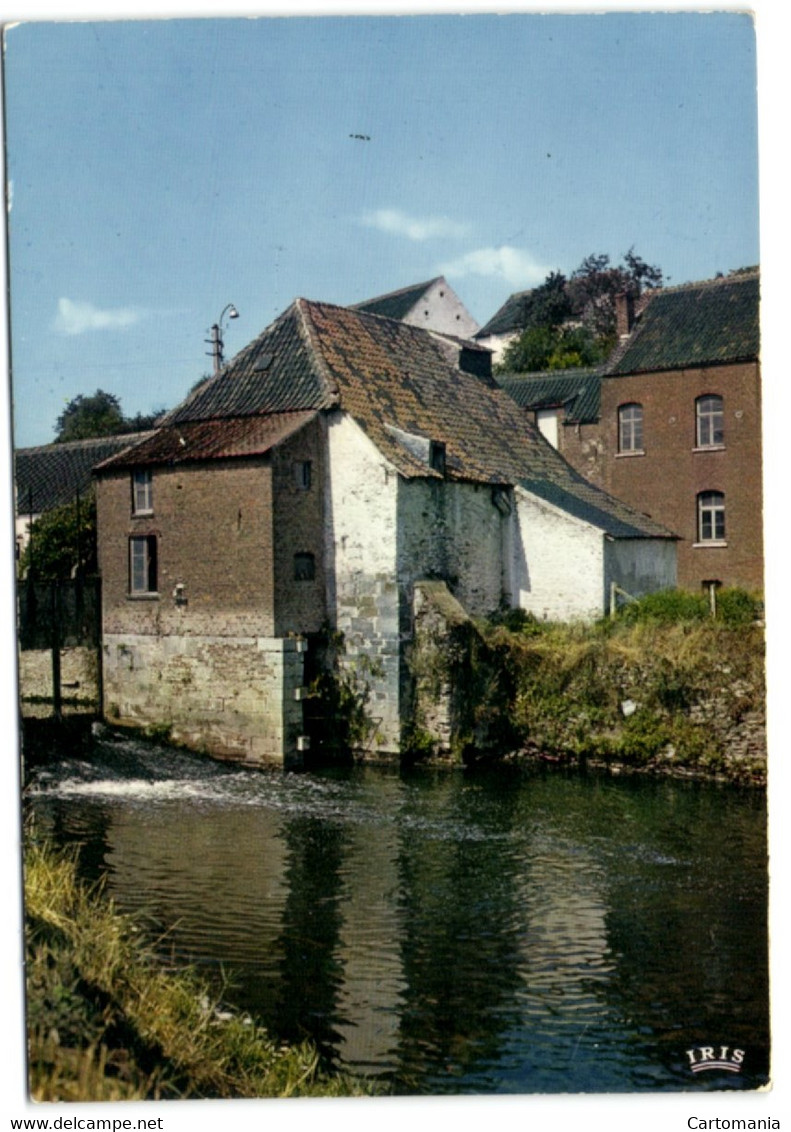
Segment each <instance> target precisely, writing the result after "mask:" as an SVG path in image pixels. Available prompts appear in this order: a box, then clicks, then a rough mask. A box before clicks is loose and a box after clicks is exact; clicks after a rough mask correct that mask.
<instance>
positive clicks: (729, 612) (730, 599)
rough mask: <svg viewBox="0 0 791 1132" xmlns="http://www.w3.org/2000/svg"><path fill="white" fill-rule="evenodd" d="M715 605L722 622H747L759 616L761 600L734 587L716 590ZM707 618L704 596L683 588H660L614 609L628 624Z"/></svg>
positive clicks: (707, 610)
mask: <svg viewBox="0 0 791 1132" xmlns="http://www.w3.org/2000/svg"><path fill="white" fill-rule="evenodd" d="M715 606H716V617H717V620H719V621H722V622H723V623H724V624H726V625H733V626H738V625H751V624H752V623H753V622H754V621H757V620H759V619H760V618H761V617H762V615H763V602H762V601H761V599H760V598H759V597H757V596H755V595H753V594H749V593H747V591H746V590H741V589H738V588H733V589H723V590H719V591H718V592H717V594H716V599H715ZM707 617H711V604H710V601H709V597H708V595H707V594H694V593H689V592H687V591H686V590H660V591H659V592H658V593H654V594H648V595H647V596H646V597H644V598H641V599H640V601H636V602H632V603H630V604H629V605H625V606H623V607H622V608H621V609H620V610H619V612H618V620H619V621H623V622H625V623H626V624H629V625H634V624H636V623H637V622H640V621H654V622H658V623H659V624H664V625H670V624H677V623H680V622H684V621H692V622H694V621H704V620H705V619H706V618H707Z"/></svg>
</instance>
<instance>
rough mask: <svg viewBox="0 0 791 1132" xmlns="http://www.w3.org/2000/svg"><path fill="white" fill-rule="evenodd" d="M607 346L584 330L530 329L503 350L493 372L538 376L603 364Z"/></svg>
mask: <svg viewBox="0 0 791 1132" xmlns="http://www.w3.org/2000/svg"><path fill="white" fill-rule="evenodd" d="M606 354H607V344H606V343H602V342H601V341H599V340H597V339H596V338H595V337H594V335H593V333H592V332H591V330H589V329H588V328H587V327H585V326H572V327H562V326H552V327H549V326H534V327H530V328H529V329H528V330H525V332H524V333H523V334H521V335H520V336H519V338H517V339H515V341H513V342H511V343H510V345H508V346H507V347H506V349H505V352H504V354H503V358H502V361H501V362H500V363H499V365H498V367H497V369H498V372H502V373H538V372H541V371H544V370H564V369H574V368H575V367H577V366H593V365H597V364H598V363H599V362H601V361H603V360H604V358H605V357H606Z"/></svg>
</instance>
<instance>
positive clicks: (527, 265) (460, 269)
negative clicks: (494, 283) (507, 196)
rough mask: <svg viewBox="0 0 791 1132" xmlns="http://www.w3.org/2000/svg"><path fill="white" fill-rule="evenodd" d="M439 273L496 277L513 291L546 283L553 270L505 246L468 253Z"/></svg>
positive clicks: (525, 254)
mask: <svg viewBox="0 0 791 1132" xmlns="http://www.w3.org/2000/svg"><path fill="white" fill-rule="evenodd" d="M439 270H440V271H441V272H442V274H443V275H452V276H456V277H457V278H459V277H463V276H465V275H486V276H495V277H496V278H498V279H504V280H505V281H506V283H510V284H511V286H513V287H532V286H536V285H537V284H539V283H543V282H544V280H545V279H546V277H547V275H548V274H549V272H550V270H551V269H550V268H548V267H547V266H546V265H545V264H542V263H538V262H537V261H536V260H535V259H534V258H533V256H532V255H530V253H529V252H526V251H523V250H522V249H521V248H512V247H510V246H509V245H508V244H504V245H503V246H502V247H499V248H477V249H476V250H475V251H472V252H467V254H466V255H463V256H459V258H458V259H455V260H453V261H452V262H450V263H445V264H443V265H442V266H441V267H440V268H439Z"/></svg>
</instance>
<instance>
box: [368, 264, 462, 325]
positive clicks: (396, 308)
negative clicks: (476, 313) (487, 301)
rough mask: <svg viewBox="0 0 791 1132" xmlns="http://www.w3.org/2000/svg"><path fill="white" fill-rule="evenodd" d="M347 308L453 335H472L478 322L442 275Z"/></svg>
mask: <svg viewBox="0 0 791 1132" xmlns="http://www.w3.org/2000/svg"><path fill="white" fill-rule="evenodd" d="M351 309H352V310H358V311H363V312H364V313H365V314H378V315H382V316H383V317H384V318H395V319H397V320H398V321H399V322H406V323H408V324H409V325H410V326H422V327H423V328H424V329H425V330H437V331H439V332H440V333H441V334H451V335H454V336H455V337H457V338H472V337H473V336H474V335H475V333H476V331H477V330H478V323H477V322H476V321H475V319H474V318H473V317H472V315H471V314H470V312H469V311H468V310H467V308H466V307H465V305H464V303H463V302H462V301H461V299H460V298H459V296H458V295H457V294H456V292H455V291H454V290H453V288H452V287H451V286H450V284H449V283H448V281H447V279H445V277H444V275H439V276H437V277H436V278H435V279H429V281H428V282H427V283H413V284H412V285H411V286H409V287H401V288H400V289H399V290H398V291H390V292H388V294H386V295H379V296H377V298H375V299H366V300H365V301H364V302H362V303H354V304H353V305H352V307H351Z"/></svg>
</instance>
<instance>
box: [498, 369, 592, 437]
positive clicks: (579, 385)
mask: <svg viewBox="0 0 791 1132" xmlns="http://www.w3.org/2000/svg"><path fill="white" fill-rule="evenodd" d="M497 381H498V382H499V383H500V385H501V386H502V387H503V389H504V390H505V391H506V393H507V394H508V396H509V397H513V399H514V401H516V403H517V405H519V407H520V408H521V409H549V408H555V407H561V406H562V407H563V409H564V410H565V413H564V419H565V421H566V423H567V424H589V423H591V422H592V421H596V420H598V419H599V402H600V393H601V378H600V376H599V370H598V369H587V368H585V369H582V368H575V369H564V370H549V371H547V372H542V373H502V374H498V376H497Z"/></svg>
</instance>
